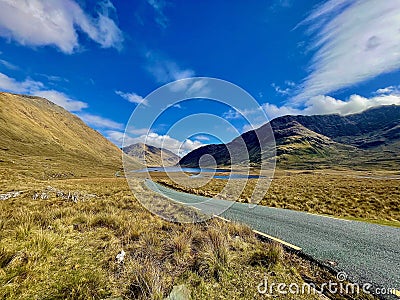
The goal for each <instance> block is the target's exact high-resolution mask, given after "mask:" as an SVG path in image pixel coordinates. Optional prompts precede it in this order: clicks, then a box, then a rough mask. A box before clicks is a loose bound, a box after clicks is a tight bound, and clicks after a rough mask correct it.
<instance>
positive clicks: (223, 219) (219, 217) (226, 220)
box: [213, 215, 232, 223]
mask: <svg viewBox="0 0 400 300" xmlns="http://www.w3.org/2000/svg"><path fill="white" fill-rule="evenodd" d="M213 217H214V218H218V219H220V220H222V221H225V222H228V223H230V222H232V221H231V220H228V219H225V218H223V217H221V216H218V215H213Z"/></svg>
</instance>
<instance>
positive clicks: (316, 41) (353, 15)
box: [292, 0, 400, 103]
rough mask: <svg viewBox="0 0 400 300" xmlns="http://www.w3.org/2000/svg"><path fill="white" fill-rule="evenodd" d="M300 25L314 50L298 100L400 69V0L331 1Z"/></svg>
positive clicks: (296, 97)
mask: <svg viewBox="0 0 400 300" xmlns="http://www.w3.org/2000/svg"><path fill="white" fill-rule="evenodd" d="M300 25H307V26H309V33H310V34H311V35H312V40H313V43H312V45H311V48H312V50H315V54H314V56H313V59H312V62H311V64H310V74H309V76H308V77H306V78H305V79H304V82H303V83H302V85H301V86H300V88H299V90H298V94H297V95H296V96H295V97H294V98H293V99H292V100H293V101H295V102H297V103H301V102H302V101H305V100H307V99H309V98H311V97H313V96H316V95H326V94H327V93H330V92H333V91H336V90H339V89H342V88H346V87H349V86H352V85H354V84H356V83H360V82H363V81H366V80H368V79H371V78H374V77H376V76H378V75H380V74H384V73H388V72H391V71H394V70H397V69H399V68H400V31H399V28H400V4H399V1H398V0H385V1H376V0H329V1H327V2H325V3H324V4H322V5H320V6H319V7H317V8H316V9H315V10H314V11H313V12H312V13H311V14H310V16H309V17H308V18H307V19H306V20H305V21H303V22H302V23H301V24H300Z"/></svg>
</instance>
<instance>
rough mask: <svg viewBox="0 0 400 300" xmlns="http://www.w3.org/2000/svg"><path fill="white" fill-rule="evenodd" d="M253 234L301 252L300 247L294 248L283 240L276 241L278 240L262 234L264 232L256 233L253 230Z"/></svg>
mask: <svg viewBox="0 0 400 300" xmlns="http://www.w3.org/2000/svg"><path fill="white" fill-rule="evenodd" d="M253 232H254V233H255V234H257V235H260V236H262V237H264V238H267V239H269V240H272V241H275V242H278V243H280V244H282V245H284V246H286V247H289V248H291V249H292V250H295V251H301V250H302V249H301V248H300V247H298V246H296V245H293V244H290V243H288V242H285V241H283V240H281V239H278V238H276V237H273V236H271V235H268V234H266V233H264V232H261V231H258V230H254V229H253Z"/></svg>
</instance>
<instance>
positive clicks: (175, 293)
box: [165, 284, 192, 300]
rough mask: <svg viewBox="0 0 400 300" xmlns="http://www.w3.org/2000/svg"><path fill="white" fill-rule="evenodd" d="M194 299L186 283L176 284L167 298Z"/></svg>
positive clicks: (177, 299)
mask: <svg viewBox="0 0 400 300" xmlns="http://www.w3.org/2000/svg"><path fill="white" fill-rule="evenodd" d="M190 299H192V297H191V295H190V291H189V289H188V288H187V286H186V285H185V284H181V285H176V286H174V287H173V288H172V291H171V293H170V294H169V296H168V297H167V298H165V300H190Z"/></svg>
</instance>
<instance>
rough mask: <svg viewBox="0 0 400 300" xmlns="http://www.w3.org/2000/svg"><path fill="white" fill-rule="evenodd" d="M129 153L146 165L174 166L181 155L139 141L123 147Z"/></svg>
mask: <svg viewBox="0 0 400 300" xmlns="http://www.w3.org/2000/svg"><path fill="white" fill-rule="evenodd" d="M122 151H124V153H126V154H127V155H129V156H131V157H134V158H136V159H137V160H139V161H140V162H141V163H143V164H145V165H146V166H173V165H176V164H177V163H178V162H179V159H180V157H179V156H178V155H176V154H175V153H173V152H171V151H169V150H167V149H163V148H157V147H154V146H151V145H146V144H144V143H137V144H133V145H130V146H126V147H124V148H122Z"/></svg>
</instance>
